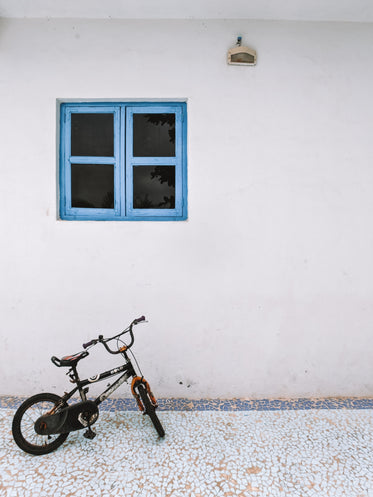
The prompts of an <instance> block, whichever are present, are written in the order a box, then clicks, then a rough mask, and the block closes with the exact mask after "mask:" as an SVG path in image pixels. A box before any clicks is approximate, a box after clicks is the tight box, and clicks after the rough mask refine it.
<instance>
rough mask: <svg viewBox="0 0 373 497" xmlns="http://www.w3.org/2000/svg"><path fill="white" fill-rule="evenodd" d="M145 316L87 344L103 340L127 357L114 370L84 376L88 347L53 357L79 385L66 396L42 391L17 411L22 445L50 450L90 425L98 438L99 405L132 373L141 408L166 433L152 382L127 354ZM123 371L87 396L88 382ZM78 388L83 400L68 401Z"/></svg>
mask: <svg viewBox="0 0 373 497" xmlns="http://www.w3.org/2000/svg"><path fill="white" fill-rule="evenodd" d="M144 320H145V317H144V316H142V317H141V318H138V319H135V320H134V321H132V323H131V324H130V325H129V326H128V328H126V329H125V330H124V331H122V332H121V333H119V334H118V335H115V336H113V337H111V338H104V337H103V336H102V335H100V336H99V337H98V338H95V339H93V340H90V341H89V342H88V343H85V344H83V348H84V349H88V348H90V347H93V346H94V345H96V344H97V343H102V344H103V345H104V347H105V349H106V350H107V351H108V352H109V353H110V354H121V355H122V356H123V357H124V359H125V363H124V364H122V365H121V366H118V367H116V368H114V369H111V370H110V371H105V372H104V373H101V374H97V375H96V376H92V377H91V378H87V379H86V380H80V378H79V375H78V371H77V364H78V362H79V361H80V360H81V359H83V358H84V357H87V356H88V351H87V350H83V351H82V352H79V353H78V354H74V355H71V356H66V357H62V359H58V358H57V357H54V356H53V357H52V358H51V361H52V362H53V364H55V365H56V366H58V367H67V368H69V369H68V372H67V373H66V374H67V375H68V376H69V377H70V381H71V382H72V383H75V385H76V386H75V388H74V389H73V390H71V392H67V393H66V392H65V394H64V395H63V396H62V397H59V396H58V395H55V394H54V393H39V394H37V395H33V396H32V397H30V398H29V399H27V400H25V401H24V402H23V404H21V406H20V407H19V408H18V409H17V411H16V413H15V415H14V418H13V424H12V432H13V437H14V440H15V442H16V444H17V445H18V447H20V448H21V449H22V450H24V451H25V452H28V453H29V454H34V455H41V454H48V453H49V452H52V451H53V450H55V449H57V448H58V447H59V446H60V445H61V444H62V443H63V442H64V441H65V440H66V438H67V437H68V435H69V433H70V431H75V430H81V429H83V428H86V429H87V430H86V432H85V433H84V436H85V437H86V438H88V439H92V438H94V437H95V436H96V433H95V432H94V431H92V429H91V426H92V425H93V424H94V423H95V422H96V421H97V419H98V406H99V405H100V404H101V402H103V401H104V400H106V399H107V398H108V397H109V396H110V395H111V394H112V393H113V392H114V391H115V390H116V389H117V388H118V387H119V386H120V385H121V384H122V383H123V382H125V381H127V380H128V379H129V378H130V377H132V383H131V391H132V394H133V395H134V397H135V399H136V402H137V405H138V407H139V409H140V411H142V413H143V414H147V415H148V416H149V417H150V419H151V421H152V423H153V425H154V427H155V429H156V430H157V433H158V435H159V436H160V437H164V430H163V428H162V425H161V423H160V421H159V419H158V417H157V414H156V412H155V410H156V408H157V402H156V400H155V398H154V395H153V393H152V391H151V390H150V386H149V383H148V382H147V381H146V380H145V379H144V377H143V376H142V374H141V376H138V375H137V374H136V371H135V369H134V367H133V365H132V362H131V360H130V358H129V357H128V355H127V351H128V350H129V349H130V348H131V347H132V345H133V342H134V336H133V331H132V328H133V326H134V325H136V324H138V323H140V322H141V321H144ZM125 333H129V334H130V337H131V341H130V343H129V344H128V345H126V344H125V343H124V342H123V341H122V340H121V338H120V337H121V336H122V335H124V334H125ZM111 340H116V343H117V350H112V349H110V348H109V346H108V342H110V341H111ZM132 355H133V354H132ZM135 361H136V359H135ZM136 364H137V361H136ZM137 366H138V364H137ZM138 367H139V366H138ZM139 370H140V368H139ZM140 372H141V371H140ZM120 373H123V374H122V375H121V376H119V378H117V380H116V381H114V383H112V384H111V385H108V388H107V389H106V390H105V391H104V392H103V393H102V394H101V395H99V396H98V397H97V398H96V399H95V400H87V393H88V386H87V385H90V384H91V383H95V382H97V381H102V380H106V379H107V378H111V377H112V376H115V375H118V374H120ZM77 391H78V392H79V395H80V399H81V401H80V402H77V403H75V404H72V405H70V406H68V404H67V401H68V400H69V399H70V398H71V397H72V396H73V395H74V393H76V392H77Z"/></svg>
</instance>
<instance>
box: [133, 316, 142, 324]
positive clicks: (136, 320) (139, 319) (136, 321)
mask: <svg viewBox="0 0 373 497" xmlns="http://www.w3.org/2000/svg"><path fill="white" fill-rule="evenodd" d="M141 321H145V316H141V317H140V318H137V319H135V320H134V321H133V324H137V323H141Z"/></svg>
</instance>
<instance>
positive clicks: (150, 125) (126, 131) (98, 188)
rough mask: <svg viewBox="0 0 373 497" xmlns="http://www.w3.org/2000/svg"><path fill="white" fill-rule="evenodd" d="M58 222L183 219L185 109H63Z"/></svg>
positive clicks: (176, 105) (131, 105)
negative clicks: (61, 220)
mask: <svg viewBox="0 0 373 497" xmlns="http://www.w3.org/2000/svg"><path fill="white" fill-rule="evenodd" d="M60 114H61V121H60V190H59V191H60V218H61V219H67V220H102V221H105V220H106V221H107V220H122V221H125V220H128V221H144V220H148V221H157V220H160V221H177V220H183V219H186V218H187V151H186V150H187V149H186V139H187V128H186V126H187V119H186V104H185V103H181V102H167V103H150V102H126V103H79V104H76V103H63V104H61V112H60Z"/></svg>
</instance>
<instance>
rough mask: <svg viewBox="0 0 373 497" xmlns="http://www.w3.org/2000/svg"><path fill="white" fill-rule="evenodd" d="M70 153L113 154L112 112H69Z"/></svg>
mask: <svg viewBox="0 0 373 497" xmlns="http://www.w3.org/2000/svg"><path fill="white" fill-rule="evenodd" d="M71 155H75V156H86V157H113V156H114V114H71Z"/></svg>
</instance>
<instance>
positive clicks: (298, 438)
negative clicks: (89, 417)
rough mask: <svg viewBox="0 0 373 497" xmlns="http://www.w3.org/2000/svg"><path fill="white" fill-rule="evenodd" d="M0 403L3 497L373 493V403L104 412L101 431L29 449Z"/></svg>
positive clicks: (358, 496)
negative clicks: (156, 421) (51, 447)
mask: <svg viewBox="0 0 373 497" xmlns="http://www.w3.org/2000/svg"><path fill="white" fill-rule="evenodd" d="M13 414H14V409H12V408H1V409H0V436H1V445H0V496H1V497H13V496H15V497H34V496H35V497H39V496H40V497H49V496H53V497H68V496H74V497H75V496H76V497H86V496H87V497H88V496H100V497H101V496H102V497H109V496H110V497H111V496H131V497H228V496H234V497H251V496H253V497H264V496H269V497H329V496H336V497H337V496H345V497H373V450H372V448H373V410H371V409H340V410H336V409H332V410H327V409H323V410H316V409H308V410H277V411H254V410H252V411H242V410H241V411H159V417H160V419H161V421H162V423H163V425H164V427H165V430H166V437H165V438H164V439H159V438H158V436H157V434H156V432H155V430H154V429H153V427H152V425H151V424H150V420H149V419H148V418H147V417H144V416H142V415H141V414H140V413H139V412H134V411H127V412H125V411H123V410H117V411H116V412H114V411H102V412H101V413H100V418H99V421H98V422H97V423H96V425H95V429H96V431H97V436H96V438H95V439H94V440H92V441H90V440H86V439H85V438H84V437H83V436H82V432H74V433H72V434H70V436H69V437H68V439H67V440H66V442H65V443H64V444H63V445H62V446H61V447H60V448H59V449H58V450H57V451H56V452H54V453H51V454H48V455H46V456H30V455H28V454H25V453H23V452H22V451H21V450H20V449H18V447H17V446H16V445H15V444H14V442H13V439H12V436H11V421H12V416H13Z"/></svg>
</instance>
